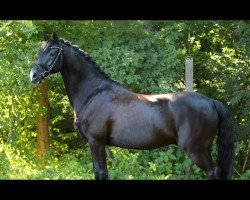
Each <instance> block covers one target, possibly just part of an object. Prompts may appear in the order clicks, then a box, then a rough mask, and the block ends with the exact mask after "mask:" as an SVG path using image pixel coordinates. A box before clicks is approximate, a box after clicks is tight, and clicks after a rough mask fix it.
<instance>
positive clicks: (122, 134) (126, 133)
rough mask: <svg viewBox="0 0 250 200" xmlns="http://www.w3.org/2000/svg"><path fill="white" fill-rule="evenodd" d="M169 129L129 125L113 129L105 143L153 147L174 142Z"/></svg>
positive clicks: (137, 147)
mask: <svg viewBox="0 0 250 200" xmlns="http://www.w3.org/2000/svg"><path fill="white" fill-rule="evenodd" d="M175 141H176V138H175V135H174V133H173V132H172V131H171V130H168V131H166V130H159V129H156V128H153V127H142V126H138V124H137V125H136V126H130V127H126V128H124V129H122V130H115V129H114V131H113V132H112V133H111V134H110V135H109V137H108V140H107V144H108V145H111V146H118V147H123V148H130V149H154V148H159V147H162V146H166V145H168V144H173V143H175Z"/></svg>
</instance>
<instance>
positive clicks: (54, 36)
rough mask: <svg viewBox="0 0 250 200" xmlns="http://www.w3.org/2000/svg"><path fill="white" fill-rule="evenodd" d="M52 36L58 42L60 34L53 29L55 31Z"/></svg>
mask: <svg viewBox="0 0 250 200" xmlns="http://www.w3.org/2000/svg"><path fill="white" fill-rule="evenodd" d="M52 38H53V40H54V41H55V42H58V40H59V39H58V36H57V34H56V32H54V31H53V33H52Z"/></svg>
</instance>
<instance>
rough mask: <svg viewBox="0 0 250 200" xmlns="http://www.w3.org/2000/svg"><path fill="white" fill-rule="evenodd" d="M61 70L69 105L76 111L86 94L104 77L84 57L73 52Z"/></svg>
mask: <svg viewBox="0 0 250 200" xmlns="http://www.w3.org/2000/svg"><path fill="white" fill-rule="evenodd" d="M66 60H67V61H66V63H64V65H63V70H62V71H61V74H62V77H63V81H64V85H65V88H66V91H67V95H68V98H69V101H70V104H71V106H72V107H73V109H74V110H75V111H76V112H77V110H79V109H80V108H81V107H82V105H83V103H84V102H85V101H86V100H87V98H88V96H89V95H90V94H91V93H92V92H93V90H95V89H96V88H98V87H99V86H100V85H101V84H103V82H105V79H104V78H103V77H102V76H101V75H100V74H99V73H98V72H97V71H96V69H94V68H93V66H91V65H92V63H89V62H88V61H87V60H86V58H84V57H83V56H81V55H80V54H78V53H77V52H75V53H74V54H71V57H70V58H69V57H68V58H67V59H66Z"/></svg>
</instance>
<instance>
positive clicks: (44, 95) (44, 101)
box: [36, 79, 49, 157]
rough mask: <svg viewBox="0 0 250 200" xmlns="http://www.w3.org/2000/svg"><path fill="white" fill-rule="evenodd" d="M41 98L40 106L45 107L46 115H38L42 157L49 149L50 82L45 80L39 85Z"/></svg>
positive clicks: (38, 141) (39, 154)
mask: <svg viewBox="0 0 250 200" xmlns="http://www.w3.org/2000/svg"><path fill="white" fill-rule="evenodd" d="M39 91H40V93H41V98H40V99H38V104H39V105H41V106H43V107H44V108H45V109H46V111H45V114H43V115H41V114H37V116H36V123H37V143H38V146H37V156H38V157H41V156H42V155H43V154H44V153H45V152H46V151H47V150H48V149H49V127H48V80H47V79H45V80H44V81H43V83H41V84H40V85H39Z"/></svg>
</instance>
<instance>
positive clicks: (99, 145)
mask: <svg viewBox="0 0 250 200" xmlns="http://www.w3.org/2000/svg"><path fill="white" fill-rule="evenodd" d="M88 142H89V146H90V150H91V154H92V161H93V165H94V166H93V167H94V173H95V179H96V180H106V179H108V170H107V162H106V153H105V143H103V142H99V141H97V140H94V139H90V140H89V141H88Z"/></svg>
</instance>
